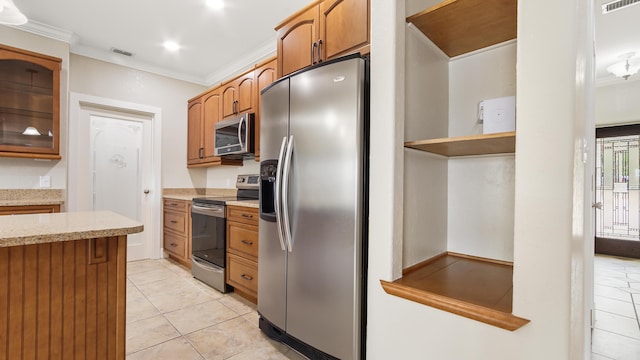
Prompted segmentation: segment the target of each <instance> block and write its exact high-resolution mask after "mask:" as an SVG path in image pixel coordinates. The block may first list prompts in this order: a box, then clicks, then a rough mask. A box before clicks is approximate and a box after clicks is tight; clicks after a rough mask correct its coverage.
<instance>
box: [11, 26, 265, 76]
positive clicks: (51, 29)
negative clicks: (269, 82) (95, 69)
mask: <svg viewBox="0 0 640 360" xmlns="http://www.w3.org/2000/svg"><path fill="white" fill-rule="evenodd" d="M10 27H12V28H15V29H18V30H22V31H26V32H29V33H32V34H36V35H40V36H44V37H47V38H50V39H54V40H58V41H62V42H64V43H67V44H69V48H70V52H71V53H73V54H77V55H81V56H86V57H89V58H92V59H96V60H101V61H105V62H108V63H112V64H116V65H121V66H126V67H130V68H133V69H136V70H141V71H146V72H149V73H153V74H157V75H161V76H166V77H170V78H173V79H177V80H182V81H187V82H190V83H194V84H198V85H203V86H212V85H214V84H216V83H220V82H221V81H223V80H226V79H229V78H231V77H232V76H234V75H237V74H239V73H241V72H243V71H246V70H247V69H250V68H253V67H254V66H255V64H257V63H259V62H261V61H263V60H265V59H267V58H269V57H271V56H273V55H275V54H276V40H275V37H274V38H273V39H270V40H268V41H266V42H264V43H263V44H261V45H259V46H257V47H256V48H255V50H253V51H252V52H250V53H248V54H245V55H244V56H242V57H241V58H240V59H238V61H235V62H233V63H231V64H229V65H228V66H225V67H223V68H221V69H218V70H216V71H214V72H212V73H210V74H208V75H207V76H205V77H204V78H203V77H199V76H194V75H190V74H185V73H182V72H177V71H172V70H169V69H166V68H163V67H160V66H155V65H151V64H149V63H145V62H143V61H137V60H136V59H135V58H127V57H124V56H122V55H118V54H115V53H113V52H111V51H107V50H103V49H98V48H95V47H91V46H86V45H83V44H81V43H80V37H79V36H78V35H76V34H75V33H73V32H72V31H69V30H65V29H62V28H58V27H55V26H51V25H47V24H43V23H40V22H37V21H32V20H29V22H27V23H26V24H24V25H18V26H10Z"/></svg>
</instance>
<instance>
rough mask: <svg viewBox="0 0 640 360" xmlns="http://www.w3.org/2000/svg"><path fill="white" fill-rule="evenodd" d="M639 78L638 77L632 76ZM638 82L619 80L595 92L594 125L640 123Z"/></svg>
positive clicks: (639, 90)
mask: <svg viewBox="0 0 640 360" xmlns="http://www.w3.org/2000/svg"><path fill="white" fill-rule="evenodd" d="M634 76H640V75H634ZM639 94H640V80H638V79H637V78H634V77H633V76H632V77H630V78H629V80H622V79H619V80H617V81H614V82H612V83H610V84H607V85H604V86H599V87H598V88H597V90H596V125H598V126H604V125H608V126H611V125H624V124H632V123H635V124H637V123H640V101H638V95H639Z"/></svg>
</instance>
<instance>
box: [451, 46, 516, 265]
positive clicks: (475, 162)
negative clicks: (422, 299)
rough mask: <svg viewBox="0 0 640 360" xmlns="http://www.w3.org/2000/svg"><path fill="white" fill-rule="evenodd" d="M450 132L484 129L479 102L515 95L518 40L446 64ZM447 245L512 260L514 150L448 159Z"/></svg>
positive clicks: (460, 251)
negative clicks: (480, 122)
mask: <svg viewBox="0 0 640 360" xmlns="http://www.w3.org/2000/svg"><path fill="white" fill-rule="evenodd" d="M449 74H450V76H449V100H450V101H449V136H452V137H453V136H464V135H474V134H482V131H483V129H482V125H481V124H478V121H477V118H478V103H479V102H480V101H482V100H485V99H492V98H498V97H504V96H513V95H516V43H515V42H509V43H507V44H503V45H498V46H496V47H494V48H492V49H490V50H486V51H479V52H476V53H472V54H469V55H463V56H459V57H457V58H455V59H453V60H452V61H451V62H450V64H449ZM448 177H449V187H448V206H447V208H448V214H449V215H448V225H447V227H448V250H449V251H453V252H458V253H463V254H468V255H474V256H480V257H487V258H492V259H498V260H505V261H513V211H514V184H515V181H514V180H515V179H514V178H515V166H514V156H513V155H501V156H483V157H478V156H472V157H459V158H451V159H449V176H448Z"/></svg>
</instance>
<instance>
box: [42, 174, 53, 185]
mask: <svg viewBox="0 0 640 360" xmlns="http://www.w3.org/2000/svg"><path fill="white" fill-rule="evenodd" d="M40 187H41V188H50V187H51V176H49V175H44V176H40Z"/></svg>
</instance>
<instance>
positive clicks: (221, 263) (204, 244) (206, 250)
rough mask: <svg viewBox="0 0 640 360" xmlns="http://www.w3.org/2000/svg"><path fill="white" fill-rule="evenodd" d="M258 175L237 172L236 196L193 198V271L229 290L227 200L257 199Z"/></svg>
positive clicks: (221, 289) (207, 280) (215, 286)
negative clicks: (227, 274)
mask: <svg viewBox="0 0 640 360" xmlns="http://www.w3.org/2000/svg"><path fill="white" fill-rule="evenodd" d="M259 179H260V176H259V175H238V179H237V181H236V188H237V189H238V191H237V195H236V196H207V197H201V198H194V199H193V200H192V203H191V223H192V225H191V226H192V227H191V248H192V251H193V253H192V256H191V273H192V275H193V277H195V278H196V279H198V280H200V281H202V282H204V283H206V284H208V285H210V286H212V287H214V288H215V289H217V290H219V291H221V292H223V293H224V292H227V291H228V290H229V287H228V286H227V285H226V284H225V278H226V276H225V268H226V259H227V256H226V255H227V254H226V249H225V244H226V238H227V220H226V203H227V201H237V200H254V199H255V200H257V199H258V192H259V184H260V183H259Z"/></svg>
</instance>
